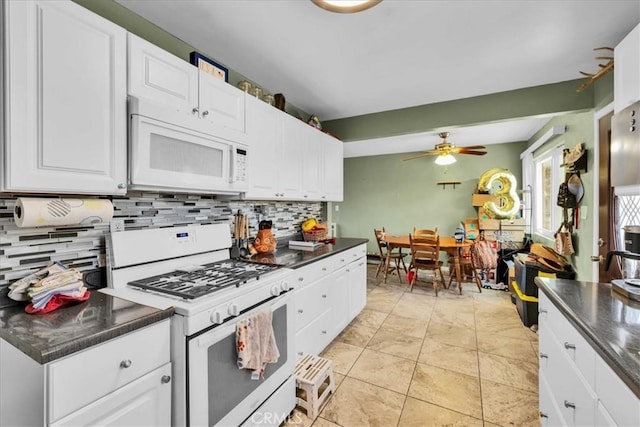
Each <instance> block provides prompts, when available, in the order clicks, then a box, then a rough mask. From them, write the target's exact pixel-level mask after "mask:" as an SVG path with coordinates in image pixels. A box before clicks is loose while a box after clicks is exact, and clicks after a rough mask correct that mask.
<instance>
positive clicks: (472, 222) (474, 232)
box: [464, 218, 480, 240]
mask: <svg viewBox="0 0 640 427" xmlns="http://www.w3.org/2000/svg"><path fill="white" fill-rule="evenodd" d="M464 233H465V238H466V239H468V240H475V239H477V238H478V235H479V234H480V223H479V222H478V219H477V218H467V219H465V220H464Z"/></svg>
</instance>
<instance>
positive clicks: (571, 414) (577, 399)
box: [540, 325, 597, 425]
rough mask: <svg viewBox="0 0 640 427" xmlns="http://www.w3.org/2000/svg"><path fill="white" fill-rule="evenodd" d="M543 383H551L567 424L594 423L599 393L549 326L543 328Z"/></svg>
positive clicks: (553, 398) (550, 387) (555, 398)
mask: <svg viewBox="0 0 640 427" xmlns="http://www.w3.org/2000/svg"><path fill="white" fill-rule="evenodd" d="M543 337H544V338H543ZM543 380H544V381H543ZM543 383H546V384H547V385H548V386H549V387H548V390H549V391H551V392H552V396H553V397H552V401H553V403H554V404H555V407H556V408H558V409H559V412H560V414H561V416H562V419H564V421H565V422H566V424H567V425H593V423H594V420H595V406H596V402H597V399H596V396H595V393H594V391H593V389H592V388H591V386H590V385H589V384H588V383H587V382H586V381H585V380H584V378H583V376H582V374H581V373H580V372H579V371H578V369H577V368H576V366H575V364H574V363H573V361H572V360H571V359H570V358H569V356H568V355H567V354H566V352H565V351H564V348H562V347H561V344H560V343H558V342H557V341H556V340H555V339H554V338H553V337H552V336H551V332H550V330H548V329H547V326H546V325H545V326H543V327H542V328H541V329H540V384H543Z"/></svg>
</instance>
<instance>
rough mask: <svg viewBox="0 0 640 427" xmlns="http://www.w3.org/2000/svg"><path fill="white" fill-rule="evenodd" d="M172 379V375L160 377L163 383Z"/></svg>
mask: <svg viewBox="0 0 640 427" xmlns="http://www.w3.org/2000/svg"><path fill="white" fill-rule="evenodd" d="M170 381H171V375H163V376H162V378H160V382H161V383H162V384H167V383H169V382H170Z"/></svg>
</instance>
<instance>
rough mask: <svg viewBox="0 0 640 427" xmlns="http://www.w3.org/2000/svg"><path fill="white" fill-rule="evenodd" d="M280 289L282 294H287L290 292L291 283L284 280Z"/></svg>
mask: <svg viewBox="0 0 640 427" xmlns="http://www.w3.org/2000/svg"><path fill="white" fill-rule="evenodd" d="M280 289H281V290H282V292H287V291H288V290H289V282H287V281H286V280H283V281H282V282H281V283H280Z"/></svg>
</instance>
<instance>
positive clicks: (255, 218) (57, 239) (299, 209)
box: [0, 192, 322, 293]
mask: <svg viewBox="0 0 640 427" xmlns="http://www.w3.org/2000/svg"><path fill="white" fill-rule="evenodd" d="M69 197H71V196H69ZM110 199H111V200H112V202H113V205H114V210H115V212H114V218H121V219H123V220H124V223H125V230H136V229H143V228H158V227H170V226H174V225H186V224H212V223H227V224H229V232H230V233H231V224H232V222H233V214H234V213H236V212H237V211H238V210H242V212H243V213H245V214H247V217H248V219H249V235H250V236H255V235H256V232H257V229H258V222H259V221H260V220H262V219H267V220H271V221H273V229H274V234H275V235H276V237H277V238H286V237H289V238H290V237H294V236H297V235H298V234H299V233H300V224H301V223H302V221H303V220H304V219H306V218H308V217H310V216H313V217H316V218H321V217H322V203H321V202H316V203H309V202H270V201H227V200H220V199H217V198H216V197H215V196H206V195H191V194H175V195H174V194H160V193H147V192H132V193H129V194H128V195H127V197H112V198H110ZM15 202H16V197H13V196H6V197H4V196H2V195H0V290H1V289H2V288H4V287H6V286H7V285H9V284H10V283H11V282H13V281H15V280H17V279H19V278H21V277H24V276H26V275H27V274H30V273H32V272H33V271H36V270H38V269H39V268H41V267H43V266H45V265H47V264H48V263H49V262H51V261H60V262H62V263H63V264H64V265H66V266H68V267H73V268H77V269H78V270H81V271H83V270H92V269H95V268H98V267H102V266H104V259H105V257H104V255H105V235H106V234H107V233H109V224H95V225H91V226H80V225H74V226H58V227H35V228H19V227H18V226H17V225H16V223H15V221H14V220H13V208H14V206H15ZM0 293H1V292H0Z"/></svg>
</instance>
